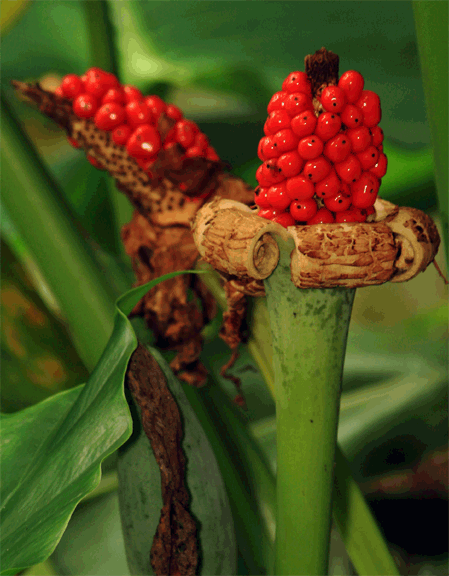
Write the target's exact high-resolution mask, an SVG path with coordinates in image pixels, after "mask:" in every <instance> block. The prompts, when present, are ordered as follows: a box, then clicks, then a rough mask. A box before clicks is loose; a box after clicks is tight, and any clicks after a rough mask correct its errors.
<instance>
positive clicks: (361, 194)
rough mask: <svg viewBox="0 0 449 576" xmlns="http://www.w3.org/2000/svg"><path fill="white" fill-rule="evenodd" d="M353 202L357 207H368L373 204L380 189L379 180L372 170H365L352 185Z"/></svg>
mask: <svg viewBox="0 0 449 576" xmlns="http://www.w3.org/2000/svg"><path fill="white" fill-rule="evenodd" d="M351 191H352V204H353V205H354V206H355V207H356V208H368V207H369V206H372V205H373V204H374V202H375V201H376V198H377V193H378V191H379V181H378V179H377V178H376V176H374V174H372V173H370V172H364V173H363V174H362V175H361V177H360V178H359V179H358V180H357V182H354V184H352V186H351Z"/></svg>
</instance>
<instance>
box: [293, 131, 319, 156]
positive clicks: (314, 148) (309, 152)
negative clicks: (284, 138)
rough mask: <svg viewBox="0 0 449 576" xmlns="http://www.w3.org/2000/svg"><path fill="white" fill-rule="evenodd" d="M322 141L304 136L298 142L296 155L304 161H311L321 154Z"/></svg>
mask: <svg viewBox="0 0 449 576" xmlns="http://www.w3.org/2000/svg"><path fill="white" fill-rule="evenodd" d="M323 148H324V145H323V141H322V140H321V138H319V137H318V136H315V135H312V136H306V137H305V138H303V139H302V140H300V141H299V144H298V154H299V155H300V156H301V158H303V159H304V160H313V159H314V158H317V157H318V156H320V155H321V153H322V152H323Z"/></svg>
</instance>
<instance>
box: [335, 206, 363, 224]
mask: <svg viewBox="0 0 449 576" xmlns="http://www.w3.org/2000/svg"><path fill="white" fill-rule="evenodd" d="M365 220H366V212H365V211H364V210H361V209H360V208H355V207H354V206H351V208H349V210H343V211H342V212H335V222H337V223H343V222H365Z"/></svg>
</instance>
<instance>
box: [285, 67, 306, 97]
mask: <svg viewBox="0 0 449 576" xmlns="http://www.w3.org/2000/svg"><path fill="white" fill-rule="evenodd" d="M282 90H284V91H285V92H289V93H292V92H303V93H304V94H307V95H308V96H309V97H310V98H311V97H312V85H311V84H310V80H309V79H308V77H307V74H306V73H305V72H291V73H290V74H289V75H288V76H287V78H286V79H285V80H284V82H282Z"/></svg>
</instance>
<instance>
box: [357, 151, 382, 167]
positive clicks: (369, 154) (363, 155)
mask: <svg viewBox="0 0 449 576" xmlns="http://www.w3.org/2000/svg"><path fill="white" fill-rule="evenodd" d="M357 158H358V159H359V162H360V164H361V165H362V169H363V170H369V169H370V168H372V167H373V166H374V165H375V164H377V161H378V160H379V150H378V149H377V148H376V147H375V146H368V148H366V149H365V150H364V151H363V152H359V154H357Z"/></svg>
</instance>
